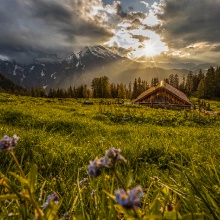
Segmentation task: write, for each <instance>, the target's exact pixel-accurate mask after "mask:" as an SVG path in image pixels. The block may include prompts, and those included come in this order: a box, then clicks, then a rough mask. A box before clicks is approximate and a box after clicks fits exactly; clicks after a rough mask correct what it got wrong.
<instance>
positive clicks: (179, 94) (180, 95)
mask: <svg viewBox="0 0 220 220" xmlns="http://www.w3.org/2000/svg"><path fill="white" fill-rule="evenodd" d="M160 88H164V89H165V90H167V91H168V92H170V93H172V94H173V95H175V96H176V97H177V98H179V99H181V100H182V101H184V102H186V103H187V104H189V105H192V103H191V102H190V101H189V99H188V98H187V96H186V95H185V94H184V93H183V92H181V91H179V90H178V89H176V88H174V87H173V86H171V85H170V84H168V83H166V82H165V81H163V80H162V81H161V82H160V83H159V84H158V85H157V86H154V87H151V88H150V89H148V90H146V91H145V92H143V93H141V94H140V95H139V96H138V97H137V98H136V99H135V100H134V102H140V101H142V100H143V99H144V98H145V97H147V96H149V95H150V94H152V93H153V92H154V91H156V90H158V89H160Z"/></svg>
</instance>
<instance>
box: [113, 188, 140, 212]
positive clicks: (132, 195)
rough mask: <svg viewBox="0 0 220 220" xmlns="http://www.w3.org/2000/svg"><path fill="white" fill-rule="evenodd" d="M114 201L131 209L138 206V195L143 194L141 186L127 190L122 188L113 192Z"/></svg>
mask: <svg viewBox="0 0 220 220" xmlns="http://www.w3.org/2000/svg"><path fill="white" fill-rule="evenodd" d="M115 196H116V202H117V203H118V204H120V205H121V206H123V207H124V208H127V209H131V208H137V207H140V197H141V196H143V190H142V188H141V186H138V187H136V188H134V189H131V190H128V191H127V192H126V191H125V190H123V189H120V190H117V191H116V192H115Z"/></svg>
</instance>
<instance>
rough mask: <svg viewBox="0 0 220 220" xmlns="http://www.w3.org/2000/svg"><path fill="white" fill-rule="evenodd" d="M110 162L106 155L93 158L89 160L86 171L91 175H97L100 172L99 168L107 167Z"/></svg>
mask: <svg viewBox="0 0 220 220" xmlns="http://www.w3.org/2000/svg"><path fill="white" fill-rule="evenodd" d="M109 166H110V162H109V159H108V158H107V157H102V158H100V159H98V158H95V160H94V161H90V162H89V165H88V173H89V175H91V176H93V177H97V176H99V175H100V174H101V171H100V169H101V168H103V167H109Z"/></svg>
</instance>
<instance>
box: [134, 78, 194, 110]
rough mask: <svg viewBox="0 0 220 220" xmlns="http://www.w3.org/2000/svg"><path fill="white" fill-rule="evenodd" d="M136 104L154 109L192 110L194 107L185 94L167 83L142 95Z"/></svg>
mask: <svg viewBox="0 0 220 220" xmlns="http://www.w3.org/2000/svg"><path fill="white" fill-rule="evenodd" d="M134 103H135V104H140V105H146V106H150V107H154V108H157V107H158V108H169V109H190V108H191V107H192V103H191V102H190V101H189V99H188V98H187V96H186V95H185V94H184V93H183V92H181V91H179V90H178V89H176V88H174V87H173V86H171V85H169V84H168V83H166V82H165V81H161V82H160V83H159V84H158V85H157V86H155V87H151V88H150V89H148V90H146V91H145V92H143V93H141V94H140V95H139V96H138V97H137V98H136V99H135V101H134Z"/></svg>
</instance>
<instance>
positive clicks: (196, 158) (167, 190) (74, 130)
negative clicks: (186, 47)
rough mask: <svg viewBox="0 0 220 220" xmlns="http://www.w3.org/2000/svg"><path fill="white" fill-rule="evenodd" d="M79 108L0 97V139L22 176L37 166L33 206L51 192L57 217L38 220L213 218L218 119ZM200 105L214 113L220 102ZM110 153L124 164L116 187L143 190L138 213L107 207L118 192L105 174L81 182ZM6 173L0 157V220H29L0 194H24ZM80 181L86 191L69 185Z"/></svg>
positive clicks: (7, 160) (139, 109)
mask: <svg viewBox="0 0 220 220" xmlns="http://www.w3.org/2000/svg"><path fill="white" fill-rule="evenodd" d="M84 101H85V99H48V98H33V97H23V96H14V95H9V94H5V93H1V94H0V136H1V138H2V137H3V136H4V135H8V136H10V137H11V136H12V135H13V134H17V135H18V136H19V137H20V139H19V141H18V145H17V146H16V148H15V149H14V153H15V155H16V157H17V160H18V161H19V163H20V164H21V167H22V170H23V172H24V174H25V175H27V174H28V173H29V170H30V169H31V167H33V165H34V164H36V165H37V167H38V180H37V185H36V190H35V191H34V193H33V195H34V198H35V200H36V201H37V204H38V205H39V207H41V206H42V205H43V204H44V202H45V200H46V197H47V196H48V195H49V194H51V193H53V192H56V193H57V194H58V195H59V201H60V203H59V209H58V210H57V211H56V213H57V214H54V215H53V217H48V219H94V220H95V219H100V220H102V219H106V220H107V219H135V218H137V219H138V218H139V219H189V220H190V219H220V207H219V204H220V135H219V134H220V117H219V116H218V115H216V114H213V115H210V116H207V115H204V114H203V113H200V114H199V113H198V111H187V110H182V111H177V110H166V109H152V108H147V107H144V106H138V105H132V104H131V103H129V102H128V103H125V104H123V105H120V104H111V105H108V104H107V102H108V101H112V100H104V99H103V100H101V99H91V101H93V103H94V104H93V105H84V104H83V102H84ZM113 101H115V100H113ZM209 103H210V107H211V109H213V110H215V111H219V110H220V102H217V101H209ZM112 147H115V148H116V149H121V150H122V153H121V154H122V155H123V156H124V158H125V159H126V160H127V162H126V163H124V162H121V161H120V162H119V163H118V164H117V170H118V175H119V176H120V178H121V179H122V180H123V182H124V183H125V184H126V186H127V187H128V188H130V189H131V188H134V187H136V186H139V185H140V186H142V188H143V192H144V195H143V197H141V206H140V208H139V209H137V212H138V215H135V213H133V212H132V210H127V209H124V208H122V207H121V206H120V205H118V204H116V202H115V199H114V192H115V190H116V189H118V188H122V186H121V184H120V181H118V179H117V178H116V177H115V175H114V173H113V171H112V169H107V168H106V169H103V170H102V171H101V175H100V176H99V177H96V178H93V177H91V176H89V175H88V164H89V161H92V160H94V159H95V158H96V157H98V158H100V157H103V156H104V154H105V151H106V150H108V149H109V148H112ZM11 172H13V173H15V174H17V175H19V170H18V168H17V166H16V164H15V163H14V161H13V160H12V157H11V156H10V155H9V154H8V153H7V152H3V151H2V152H1V151H0V180H2V181H3V180H5V181H6V180H7V181H10V184H11V185H10V187H5V186H4V185H3V184H1V182H0V195H1V196H0V219H33V218H34V207H33V206H32V205H31V204H30V205H28V204H29V200H28V199H27V203H26V205H25V204H23V203H22V200H21V199H15V198H10V197H6V196H5V195H7V194H12V193H13V192H14V189H13V187H12V185H13V184H14V185H13V186H14V188H16V190H17V191H19V190H20V191H21V192H22V190H23V189H24V188H25V187H24V186H23V185H24V183H23V182H22V181H21V180H20V181H19V179H18V178H16V176H15V175H11ZM5 178H7V179H5ZM84 178H88V179H89V180H88V184H79V182H80V181H81V180H83V179H84ZM7 181H6V182H7ZM4 196H5V197H4ZM168 206H169V207H172V208H171V209H169V207H168ZM24 209H25V211H24ZM67 212H68V213H69V215H68V216H67V214H66V215H65V216H66V217H65V218H64V217H63V215H64V214H65V213H67ZM137 216H139V217H137ZM39 219H40V218H39ZM45 219H46V218H45Z"/></svg>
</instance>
